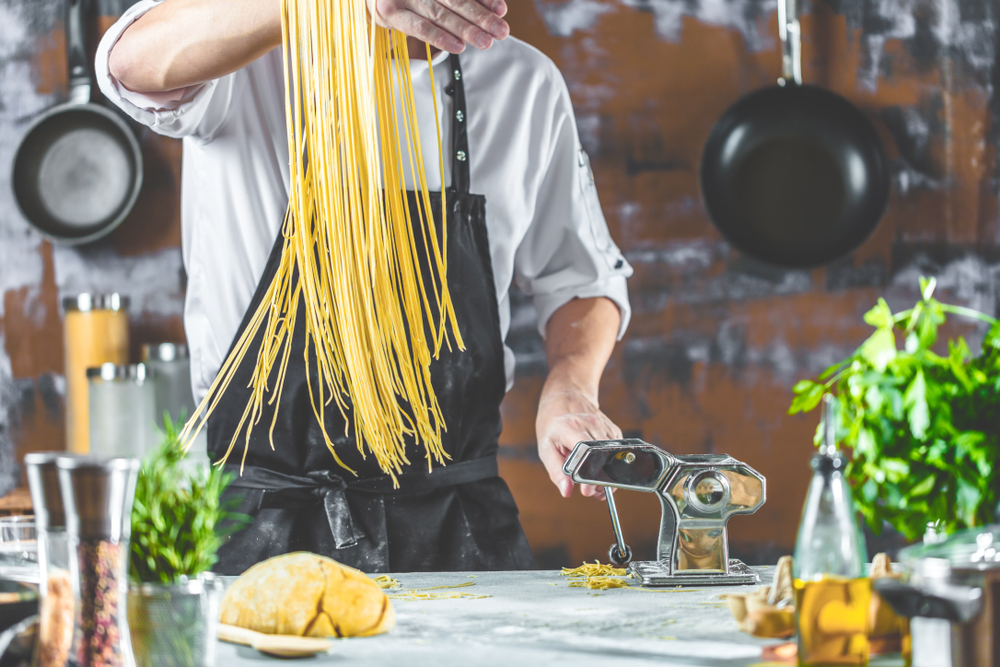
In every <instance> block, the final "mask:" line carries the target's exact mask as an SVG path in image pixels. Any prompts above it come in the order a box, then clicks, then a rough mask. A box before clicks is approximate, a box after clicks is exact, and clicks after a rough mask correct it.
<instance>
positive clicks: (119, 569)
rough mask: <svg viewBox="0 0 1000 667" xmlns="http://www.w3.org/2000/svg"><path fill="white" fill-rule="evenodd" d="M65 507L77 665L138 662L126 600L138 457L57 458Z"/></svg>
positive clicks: (123, 666)
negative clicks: (133, 648) (131, 638)
mask: <svg viewBox="0 0 1000 667" xmlns="http://www.w3.org/2000/svg"><path fill="white" fill-rule="evenodd" d="M56 466H57V468H58V471H59V487H60V491H61V492H62V497H63V501H64V503H65V508H66V529H67V532H68V534H69V546H70V554H71V557H70V580H71V583H72V587H73V594H74V601H75V605H76V617H75V627H74V631H73V648H72V651H71V655H70V665H73V667H77V666H79V667H134V665H135V661H134V659H133V657H132V647H131V644H130V643H129V631H128V616H127V610H126V600H127V596H128V553H129V535H130V533H131V515H132V501H133V500H134V498H135V482H136V476H137V473H138V471H139V461H138V460H137V459H128V458H103V457H95V456H85V457H84V456H80V457H69V456H63V457H59V458H58V459H56Z"/></svg>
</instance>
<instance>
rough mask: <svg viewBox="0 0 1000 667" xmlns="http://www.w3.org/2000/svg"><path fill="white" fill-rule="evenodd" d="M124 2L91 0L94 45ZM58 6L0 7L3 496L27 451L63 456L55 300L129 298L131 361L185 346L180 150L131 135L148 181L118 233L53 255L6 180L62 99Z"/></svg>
mask: <svg viewBox="0 0 1000 667" xmlns="http://www.w3.org/2000/svg"><path fill="white" fill-rule="evenodd" d="M128 4H131V2H130V1H129V0H123V1H119V0H100V1H99V2H96V3H95V5H94V6H95V7H96V9H97V10H98V13H99V14H100V15H101V16H100V17H96V16H95V17H94V19H95V20H94V21H93V22H92V26H91V29H92V31H93V33H94V35H93V36H94V37H95V38H96V35H97V32H98V24H101V25H107V22H108V21H109V20H110V17H111V16H113V15H116V14H118V13H120V12H121V11H122V10H123V8H124V6H126V5H128ZM64 6H65V3H64V2H62V0H30V1H26V0H0V181H2V183H3V187H2V188H0V494H2V493H5V492H6V491H8V490H9V489H10V488H12V487H13V486H16V485H17V484H18V482H19V481H21V482H23V476H22V475H21V471H20V469H19V466H18V465H17V464H16V461H17V462H19V461H20V460H21V459H23V455H24V454H25V453H27V452H29V451H36V450H48V449H61V448H63V447H64V442H65V437H64V422H63V410H64V406H63V401H64V395H65V381H64V379H63V375H62V374H63V349H62V315H61V312H60V307H59V304H60V302H61V299H62V297H64V296H69V295H75V294H78V293H80V292H86V291H94V292H110V291H117V292H121V293H123V294H128V295H129V296H130V297H131V299H132V308H131V313H130V319H131V323H132V346H131V347H132V356H133V358H134V359H135V360H137V359H138V349H139V347H140V346H141V344H142V343H144V342H154V341H159V340H183V330H182V325H181V319H180V316H181V312H182V310H183V303H184V272H183V266H182V263H181V255H180V247H179V246H180V228H179V219H178V216H177V211H178V208H179V203H178V201H177V196H178V184H179V173H180V147H179V145H178V144H177V143H176V142H172V141H166V140H164V139H162V138H160V137H157V136H155V135H153V134H152V133H150V132H148V131H145V130H143V129H141V128H136V130H137V133H138V135H139V139H140V143H141V144H142V146H143V153H144V168H145V170H146V182H145V184H144V186H143V189H142V192H141V194H140V197H139V201H138V203H137V205H136V209H135V210H134V211H133V213H132V214H131V215H130V216H129V218H128V219H127V220H126V221H125V222H124V223H123V225H122V227H121V228H119V229H118V230H116V231H115V232H114V233H113V234H111V235H110V236H109V237H107V238H106V239H103V240H101V241H99V242H97V243H94V244H91V245H88V246H82V247H67V246H53V245H52V244H50V243H48V242H47V241H45V240H44V239H43V238H42V237H41V236H40V235H39V234H38V233H37V232H35V231H34V230H33V229H32V227H31V226H30V225H29V224H28V223H27V221H26V220H25V219H24V218H23V217H22V215H21V213H20V211H19V210H18V208H17V205H16V203H15V200H14V194H13V191H12V189H11V186H10V178H9V175H10V165H11V164H12V162H13V159H14V154H15V152H16V150H17V148H18V145H19V143H20V141H21V138H22V136H23V135H24V133H25V131H26V130H27V128H28V126H29V124H30V123H31V121H32V119H33V118H34V117H35V116H36V115H37V114H38V113H39V112H41V111H43V110H45V109H48V108H50V107H51V106H53V105H56V104H60V103H62V102H64V101H65V99H66V92H67V91H66V55H65V54H66V51H65V38H64V34H65V33H64V30H63V11H64ZM93 46H96V44H94V45H93Z"/></svg>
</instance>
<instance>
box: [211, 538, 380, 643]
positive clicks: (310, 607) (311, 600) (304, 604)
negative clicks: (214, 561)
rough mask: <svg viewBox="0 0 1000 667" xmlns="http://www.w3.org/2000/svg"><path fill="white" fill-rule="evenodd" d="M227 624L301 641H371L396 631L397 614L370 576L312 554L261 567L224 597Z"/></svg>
mask: <svg viewBox="0 0 1000 667" xmlns="http://www.w3.org/2000/svg"><path fill="white" fill-rule="evenodd" d="M221 621H222V622H223V623H225V624H227V625H235V626H238V627H241V628H247V629H249V630H254V631H256V632H263V633H266V634H272V635H297V636H300V637H367V636H369V635H377V634H381V633H383V632H388V631H389V630H392V628H393V626H395V625H396V615H395V612H394V611H393V608H392V603H390V602H389V598H387V597H386V595H385V593H383V592H382V589H381V588H379V585H378V584H376V583H375V582H374V581H372V580H371V579H370V578H368V576H367V575H365V573H363V572H361V571H359V570H355V569H354V568H351V567H346V566H344V565H341V564H340V563H338V562H337V561H335V560H331V559H329V558H326V557H324V556H318V555H316V554H311V553H304V552H300V553H291V554H284V555H282V556H275V557H274V558H269V559H268V560H266V561H263V562H261V563H257V564H256V565H254V566H253V567H251V568H250V569H249V570H247V571H246V572H244V573H243V574H242V575H241V576H240V577H239V578H238V579H237V580H236V581H234V582H233V584H232V585H231V586H230V587H229V589H228V590H227V591H226V594H225V595H224V596H223V598H222V618H221Z"/></svg>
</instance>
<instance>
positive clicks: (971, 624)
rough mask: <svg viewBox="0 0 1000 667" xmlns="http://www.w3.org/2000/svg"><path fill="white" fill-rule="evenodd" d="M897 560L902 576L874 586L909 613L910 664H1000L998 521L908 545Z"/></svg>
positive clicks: (994, 666)
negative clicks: (927, 542)
mask: <svg viewBox="0 0 1000 667" xmlns="http://www.w3.org/2000/svg"><path fill="white" fill-rule="evenodd" d="M899 560H900V563H901V564H902V565H903V568H904V570H905V573H904V577H903V579H904V581H902V582H897V581H893V580H891V579H880V580H878V581H877V582H876V583H875V589H876V590H877V591H878V593H879V595H881V596H882V598H884V599H885V600H886V601H887V602H889V604H891V605H892V607H893V609H895V610H896V612H897V613H899V614H901V615H904V616H909V617H912V618H913V622H912V623H911V632H912V635H913V665H914V667H1000V632H998V624H1000V615H998V613H997V605H998V604H1000V525H993V526H983V527H980V528H972V529H969V530H964V531H960V532H958V533H955V534H954V535H951V536H949V537H948V538H947V539H945V540H944V541H942V542H939V543H936V544H923V545H917V546H912V547H908V548H906V549H903V550H902V551H901V552H900V554H899ZM949 625H950V632H949Z"/></svg>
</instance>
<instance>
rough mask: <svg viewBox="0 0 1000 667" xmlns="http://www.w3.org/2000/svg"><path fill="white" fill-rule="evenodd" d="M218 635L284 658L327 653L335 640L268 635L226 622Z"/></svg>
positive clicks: (232, 642) (233, 642)
mask: <svg viewBox="0 0 1000 667" xmlns="http://www.w3.org/2000/svg"><path fill="white" fill-rule="evenodd" d="M218 636H219V639H220V640H221V641H224V642H229V643H230V644H240V645H242V646H249V647H250V648H254V649H257V650H258V651H260V652H261V653H268V654H270V655H276V656H279V657H282V658H303V657H306V656H310V655H316V654H317V653H325V652H327V651H329V650H330V649H331V648H333V642H332V641H331V640H329V639H323V638H322V637H299V636H297V635H268V634H264V633H263V632H256V631H254V630H248V629H246V628H241V627H238V626H235V625H226V624H225V623H220V624H219V631H218Z"/></svg>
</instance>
